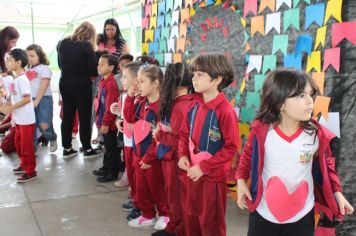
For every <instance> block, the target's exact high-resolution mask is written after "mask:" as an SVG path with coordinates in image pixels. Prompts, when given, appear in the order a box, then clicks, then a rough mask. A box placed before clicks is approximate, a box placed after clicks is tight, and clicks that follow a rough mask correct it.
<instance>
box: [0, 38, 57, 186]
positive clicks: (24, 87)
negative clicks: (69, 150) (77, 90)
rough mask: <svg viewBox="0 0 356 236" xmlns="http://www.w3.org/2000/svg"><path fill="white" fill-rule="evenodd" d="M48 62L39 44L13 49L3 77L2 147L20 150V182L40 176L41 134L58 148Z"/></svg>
mask: <svg viewBox="0 0 356 236" xmlns="http://www.w3.org/2000/svg"><path fill="white" fill-rule="evenodd" d="M48 65H49V62H48V60H47V57H46V54H45V53H44V51H43V50H42V48H41V47H40V46H39V45H36V44H32V45H30V46H28V47H27V48H26V50H22V49H13V50H12V51H10V52H9V53H8V55H7V56H6V67H7V69H8V71H9V72H10V73H9V74H8V76H5V77H3V78H1V106H0V111H1V113H2V114H3V115H4V118H3V120H2V124H1V126H2V128H3V130H2V131H4V135H5V137H4V140H3V142H2V144H1V148H2V150H3V152H6V153H10V152H12V151H15V150H16V151H17V153H18V155H19V157H20V160H21V163H20V166H19V167H17V168H15V169H14V170H13V172H14V173H15V174H21V176H20V177H19V178H18V179H17V181H18V182H20V183H22V182H27V181H30V180H32V179H35V178H36V177H37V174H36V171H35V167H36V153H35V150H36V145H37V144H38V139H39V138H41V139H43V140H45V141H46V142H49V143H50V151H51V152H55V151H56V150H57V135H56V133H55V131H54V128H53V122H52V119H53V98H52V92H51V87H50V80H51V77H52V72H51V70H50V69H49V67H48ZM14 149H15V150H14Z"/></svg>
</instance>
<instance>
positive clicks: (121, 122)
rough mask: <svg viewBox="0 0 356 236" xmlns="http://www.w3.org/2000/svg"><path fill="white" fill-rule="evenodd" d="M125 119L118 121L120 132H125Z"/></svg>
mask: <svg viewBox="0 0 356 236" xmlns="http://www.w3.org/2000/svg"><path fill="white" fill-rule="evenodd" d="M123 124H124V121H123V120H117V121H116V128H117V129H118V130H119V132H121V133H122V132H124V127H123Z"/></svg>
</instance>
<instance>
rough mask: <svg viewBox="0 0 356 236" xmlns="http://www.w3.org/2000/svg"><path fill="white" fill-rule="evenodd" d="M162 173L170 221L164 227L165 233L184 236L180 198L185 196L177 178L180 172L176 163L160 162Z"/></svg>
mask: <svg viewBox="0 0 356 236" xmlns="http://www.w3.org/2000/svg"><path fill="white" fill-rule="evenodd" d="M162 172H163V178H164V190H165V193H166V197H167V202H168V206H169V210H170V215H169V218H170V221H169V223H168V225H167V227H166V231H167V232H169V233H172V234H175V235H177V236H184V235H185V229H184V222H183V208H182V204H181V196H182V195H185V193H186V186H185V185H183V186H182V184H181V181H180V178H179V176H180V173H181V171H180V169H179V167H178V161H176V160H170V161H165V160H164V161H162ZM182 187H183V188H182Z"/></svg>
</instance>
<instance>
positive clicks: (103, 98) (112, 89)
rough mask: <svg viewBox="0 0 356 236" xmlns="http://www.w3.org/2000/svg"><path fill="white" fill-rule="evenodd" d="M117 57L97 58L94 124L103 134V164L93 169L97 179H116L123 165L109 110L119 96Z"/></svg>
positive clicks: (104, 180) (113, 120)
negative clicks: (96, 93) (116, 78)
mask: <svg viewBox="0 0 356 236" xmlns="http://www.w3.org/2000/svg"><path fill="white" fill-rule="evenodd" d="M117 64H118V62H117V58H116V57H115V56H114V55H109V54H105V55H102V56H101V57H100V59H99V65H98V72H99V75H101V76H102V79H101V80H100V82H99V91H98V97H97V98H96V100H97V102H96V103H97V104H96V105H95V107H96V109H95V110H96V124H97V126H98V128H100V132H101V133H102V134H103V136H104V146H105V152H104V159H103V166H102V167H101V168H100V169H98V170H95V171H93V174H94V175H96V176H98V177H97V181H99V182H109V181H113V180H115V179H117V175H118V172H119V169H120V168H122V167H123V163H122V162H121V157H120V152H119V150H118V147H117V137H116V136H117V128H116V124H115V120H116V116H115V115H114V114H112V113H111V112H110V106H111V104H112V103H114V102H116V101H117V99H118V97H119V89H118V87H117V84H116V81H115V79H114V74H115V72H116V70H117Z"/></svg>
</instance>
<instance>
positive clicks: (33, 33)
mask: <svg viewBox="0 0 356 236" xmlns="http://www.w3.org/2000/svg"><path fill="white" fill-rule="evenodd" d="M31 25H32V43H35V26H34V20H33V3H32V2H31Z"/></svg>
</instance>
